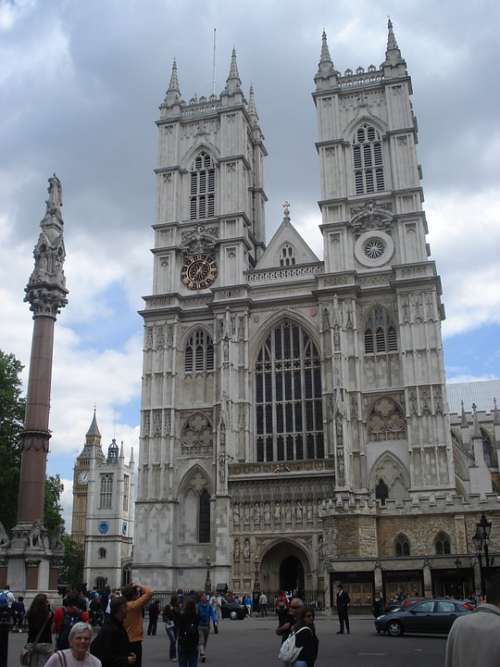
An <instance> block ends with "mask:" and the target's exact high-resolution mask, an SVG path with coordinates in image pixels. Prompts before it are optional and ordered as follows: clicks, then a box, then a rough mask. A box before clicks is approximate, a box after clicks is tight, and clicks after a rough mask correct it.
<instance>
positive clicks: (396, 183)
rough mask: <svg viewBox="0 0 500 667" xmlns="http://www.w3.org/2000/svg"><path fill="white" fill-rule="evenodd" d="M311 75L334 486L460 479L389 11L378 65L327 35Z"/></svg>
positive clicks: (408, 113)
mask: <svg viewBox="0 0 500 667" xmlns="http://www.w3.org/2000/svg"><path fill="white" fill-rule="evenodd" d="M314 80H315V83H316V90H315V91H314V93H313V98H314V103H315V106H316V111H317V117H318V128H319V140H318V142H317V144H316V147H317V151H318V156H319V160H320V169H321V199H320V201H319V206H320V209H321V213H322V223H323V224H322V227H321V231H322V234H323V239H324V262H325V274H324V276H323V277H322V281H321V282H322V285H323V288H324V290H323V294H324V295H325V297H326V295H327V294H328V292H329V293H330V294H331V295H332V296H333V302H331V301H330V305H329V306H328V307H327V309H326V310H324V312H323V322H322V330H323V333H322V337H323V345H324V350H325V351H326V354H325V361H326V362H327V363H326V364H325V376H324V377H325V383H326V387H325V389H326V393H327V394H328V395H329V396H331V398H329V404H330V405H331V408H332V411H333V412H334V419H333V420H332V425H331V428H332V430H333V434H334V440H335V461H336V471H337V478H336V490H337V491H339V492H340V491H342V492H344V491H350V492H357V493H365V492H369V491H371V492H376V494H377V497H380V498H382V497H384V496H385V497H387V495H389V496H391V497H404V496H407V495H408V494H409V495H411V494H413V493H417V492H419V491H423V490H425V491H438V490H449V489H451V488H452V487H454V468H453V457H452V448H451V437H450V427H449V419H448V416H447V400H446V388H445V375H444V362H443V346H442V338H441V320H442V319H443V317H444V309H443V306H442V304H441V299H440V295H441V285H440V279H439V276H438V275H437V273H436V267H435V264H434V262H433V261H432V260H430V259H428V255H429V253H430V249H429V246H428V244H427V243H426V234H427V222H426V218H425V213H424V211H423V210H422V202H423V190H422V185H421V169H420V165H419V164H418V161H417V153H416V144H417V122H416V118H415V115H414V113H413V110H412V103H411V94H412V87H411V79H410V76H409V75H408V72H407V69H406V63H405V61H404V60H403V58H402V56H401V51H400V49H399V48H398V45H397V42H396V38H395V36H394V31H393V27H392V23H391V21H390V20H389V23H388V40H387V49H386V54H385V60H384V62H383V63H382V64H381V65H380V67H378V68H377V67H375V66H373V65H371V66H369V67H368V68H367V69H366V70H365V69H364V68H363V67H358V69H356V71H352V70H349V69H348V70H346V72H345V73H344V74H340V72H338V71H337V70H336V69H335V65H334V63H333V61H332V58H331V56H330V52H329V49H328V44H327V39H326V35H325V34H324V33H323V43H322V49H321V58H320V62H319V66H318V71H317V74H316V76H315V79H314ZM329 299H331V297H329ZM401 464H403V465H401Z"/></svg>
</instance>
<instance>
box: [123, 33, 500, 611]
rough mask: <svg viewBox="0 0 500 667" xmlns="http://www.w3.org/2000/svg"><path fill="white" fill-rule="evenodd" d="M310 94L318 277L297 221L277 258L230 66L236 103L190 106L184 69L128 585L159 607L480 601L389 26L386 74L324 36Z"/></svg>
mask: <svg viewBox="0 0 500 667" xmlns="http://www.w3.org/2000/svg"><path fill="white" fill-rule="evenodd" d="M314 83H315V90H314V92H313V99H314V106H315V111H316V114H317V119H318V128H319V136H318V141H317V143H316V149H317V154H318V159H319V162H320V171H321V180H320V199H319V202H318V204H319V207H320V210H321V215H322V224H321V227H320V229H321V233H322V235H323V244H324V252H323V259H322V260H320V259H319V258H318V257H317V256H316V255H315V254H314V252H313V251H312V250H311V248H310V247H309V246H308V245H307V243H306V242H305V241H304V240H303V239H302V238H301V236H300V235H299V233H298V232H297V230H296V229H295V228H294V226H293V223H292V220H291V214H290V208H289V207H288V205H285V207H284V216H283V221H282V223H281V225H280V227H279V228H278V230H277V231H276V233H275V234H274V236H273V238H272V239H271V241H270V242H269V244H268V245H267V246H266V244H265V222H264V209H265V202H266V194H265V189H264V172H263V163H264V158H265V157H266V154H267V153H266V148H265V145H264V135H263V132H262V129H261V126H260V122H259V116H258V114H257V110H256V104H255V97H254V92H253V89H252V88H250V92H249V95H248V98H246V96H245V94H244V93H243V89H242V86H241V81H240V77H239V73H238V67H237V61H236V54H235V52H234V51H233V54H232V58H231V64H230V70H229V75H228V77H227V81H226V85H225V88H224V90H223V91H222V93H221V94H220V95H218V96H216V95H210V96H209V97H200V98H196V97H195V98H193V99H191V100H189V102H187V101H185V100H184V99H183V97H182V95H181V92H180V86H179V81H178V78H177V66H176V63H175V62H174V65H173V68H172V76H171V79H170V85H169V87H168V90H167V93H166V96H165V99H164V101H163V103H162V105H161V107H160V118H159V120H158V121H157V126H158V133H159V158H158V164H157V168H156V169H155V174H156V180H157V207H156V208H157V219H156V224H154V225H153V229H154V248H153V251H152V252H153V257H154V280H153V292H152V294H151V295H150V296H147V297H145V307H144V309H143V310H142V312H141V315H142V317H143V318H144V325H145V326H144V358H143V384H142V410H141V436H140V456H139V464H138V497H137V503H136V535H135V545H134V557H133V558H134V562H133V577H136V578H137V579H138V580H140V581H141V582H144V583H148V584H151V585H152V586H154V587H155V588H156V589H157V590H163V591H172V590H176V589H178V588H185V589H191V588H203V587H204V585H205V582H206V580H207V578H209V579H210V582H211V584H212V585H213V586H214V587H215V585H216V584H220V583H225V584H227V585H228V586H229V587H230V588H231V589H233V590H235V591H252V590H259V589H260V590H265V591H266V592H268V593H272V592H274V591H277V590H279V589H293V588H296V589H299V590H300V591H302V592H303V594H304V595H305V596H306V597H314V598H315V599H319V600H321V601H322V603H323V604H324V605H326V606H328V605H329V604H330V600H331V589H332V586H333V585H334V582H335V581H336V580H338V579H341V580H342V581H344V582H347V584H348V586H349V587H350V591H351V597H352V598H353V603H354V604H359V605H364V604H370V603H371V599H372V597H373V594H374V592H375V591H379V592H384V593H385V595H386V596H389V595H391V594H392V592H393V591H395V590H399V589H401V588H403V589H405V588H406V587H409V588H408V590H409V591H411V592H412V593H413V592H414V591H415V590H417V591H418V592H419V593H421V594H424V593H427V594H429V592H432V591H435V592H436V593H440V592H441V593H442V594H445V591H448V592H449V591H450V590H451V588H450V587H453V586H455V587H456V586H458V587H460V586H462V590H465V588H467V587H470V589H471V590H472V587H473V586H474V585H475V584H474V577H475V576H476V578H477V573H476V574H475V568H476V565H475V564H474V558H473V555H472V553H471V542H470V536H471V535H472V533H473V526H474V523H475V522H476V521H477V520H478V518H479V516H480V514H481V512H483V511H485V512H487V513H488V512H489V513H490V514H491V515H493V513H494V512H497V513H498V507H499V506H498V502H497V496H496V494H495V493H492V492H493V486H492V479H493V476H492V473H491V469H490V466H488V465H487V463H486V462H485V459H484V456H483V453H482V452H483V450H482V444H481V445H480V446H475V445H474V439H476V441H478V439H479V440H481V436H480V435H478V433H479V431H478V428H479V427H478V426H477V423H478V422H477V419H478V417H477V414H476V412H474V414H473V415H472V413H471V416H470V423H467V420H466V425H465V427H464V428H467V429H469V430H470V434H469V436H468V437H467V438H465V440H464V442H463V443H461V442H459V441H458V440H457V439H456V438H455V439H453V440H452V432H451V429H450V418H449V414H448V413H449V411H448V399H447V390H446V384H445V371H444V362H443V345H442V338H441V321H442V319H443V318H444V307H443V304H442V300H441V283H440V279H439V276H438V274H437V271H436V266H435V263H434V262H433V261H432V260H431V259H429V254H430V249H429V245H428V244H427V243H426V234H427V221H426V217H425V213H424V211H423V209H422V202H423V189H422V183H421V169H420V165H419V163H418V159H417V152H416V144H417V122H416V118H415V115H414V112H413V107H412V102H411V95H412V86H411V79H410V76H409V74H408V71H407V68H406V63H405V61H404V59H403V58H402V55H401V51H400V49H399V47H398V44H397V42H396V38H395V35H394V32H393V28H392V25H391V23H390V22H389V25H388V39H387V49H386V52H385V60H384V62H383V63H382V64H381V65H380V67H375V66H373V65H371V66H370V67H368V68H367V69H364V68H362V67H358V69H356V70H355V71H353V70H349V69H348V70H346V71H345V72H344V73H343V74H341V73H340V72H339V71H338V70H337V69H336V68H335V65H334V63H333V61H332V58H331V56H330V52H329V48H328V44H327V38H326V35H325V34H324V33H323V38H322V46H321V57H320V62H319V66H318V70H317V73H316V75H315V76H314ZM291 210H292V212H293V208H292V209H291ZM495 420H496V421H499V420H498V416H497V415H496V413H495ZM492 423H493V418H492ZM492 437H493V438H496V439H497V441H498V442H499V443H500V421H499V425H498V426H495V432H494V433H493V435H492ZM490 463H491V461H490ZM497 465H498V463H497ZM495 520H497V519H495ZM499 527H500V526H499ZM498 533H500V530H499V531H498ZM498 533H497V534H498ZM457 561H460V562H459V564H457ZM447 586H448V588H446V587H447ZM453 590H455V589H453Z"/></svg>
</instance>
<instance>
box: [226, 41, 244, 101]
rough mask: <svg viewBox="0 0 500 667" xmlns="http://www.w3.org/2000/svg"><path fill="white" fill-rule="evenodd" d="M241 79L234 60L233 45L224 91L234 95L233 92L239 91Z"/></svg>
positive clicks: (234, 50) (234, 51)
mask: <svg viewBox="0 0 500 667" xmlns="http://www.w3.org/2000/svg"><path fill="white" fill-rule="evenodd" d="M240 88H241V79H240V75H239V72H238V63H237V62H236V49H235V47H234V46H233V51H232V53H231V65H230V67H229V74H228V76H227V79H226V93H227V94H228V95H234V94H235V93H239V92H241V90H240Z"/></svg>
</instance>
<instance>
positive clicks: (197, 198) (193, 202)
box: [189, 151, 215, 220]
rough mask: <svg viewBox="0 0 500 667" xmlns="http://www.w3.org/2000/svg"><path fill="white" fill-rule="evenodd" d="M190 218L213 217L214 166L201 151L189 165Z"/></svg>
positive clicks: (208, 157)
mask: <svg viewBox="0 0 500 667" xmlns="http://www.w3.org/2000/svg"><path fill="white" fill-rule="evenodd" d="M189 201H190V218H191V220H198V219H200V218H210V217H212V216H213V215H215V164H214V161H213V160H212V158H211V157H210V155H208V153H205V152H204V151H202V152H201V153H200V154H199V155H198V156H197V157H196V158H195V160H194V162H193V164H192V165H191V190H190V200H189Z"/></svg>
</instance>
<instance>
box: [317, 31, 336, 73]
mask: <svg viewBox="0 0 500 667" xmlns="http://www.w3.org/2000/svg"><path fill="white" fill-rule="evenodd" d="M319 62H320V63H329V64H331V65H333V62H332V58H331V56H330V49H329V48H328V41H327V39H326V32H325V30H323V34H322V35H321V56H320V59H319Z"/></svg>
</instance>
